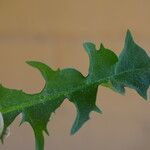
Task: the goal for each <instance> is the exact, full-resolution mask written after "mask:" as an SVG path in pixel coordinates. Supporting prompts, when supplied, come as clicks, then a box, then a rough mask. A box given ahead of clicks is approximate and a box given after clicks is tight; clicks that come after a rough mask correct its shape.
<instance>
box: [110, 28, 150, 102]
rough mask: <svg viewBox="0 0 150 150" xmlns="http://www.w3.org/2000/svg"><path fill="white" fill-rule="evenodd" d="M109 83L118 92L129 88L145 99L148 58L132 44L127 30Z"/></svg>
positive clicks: (149, 78)
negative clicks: (122, 47)
mask: <svg viewBox="0 0 150 150" xmlns="http://www.w3.org/2000/svg"><path fill="white" fill-rule="evenodd" d="M111 81H112V83H113V85H114V87H115V88H116V89H117V90H118V91H119V92H121V93H124V92H125V89H124V87H129V88H132V89H135V90H136V91H137V92H138V93H139V94H140V95H141V96H142V97H143V98H144V99H147V90H148V88H149V85H150V57H149V56H148V55H147V54H146V52H145V51H144V49H142V48H141V47H140V46H138V45H137V44H136V43H135V42H134V40H133V37H132V35H131V33H130V31H129V30H128V31H127V35H126V39H125V45H124V49H123V51H122V52H121V54H120V56H119V61H118V63H117V64H116V67H115V75H114V77H112V78H111Z"/></svg>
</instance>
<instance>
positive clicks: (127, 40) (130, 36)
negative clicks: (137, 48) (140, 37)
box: [125, 29, 133, 43]
mask: <svg viewBox="0 0 150 150" xmlns="http://www.w3.org/2000/svg"><path fill="white" fill-rule="evenodd" d="M131 41H133V36H132V34H131V31H130V30H129V29H128V30H127V33H126V38H125V43H128V42H131Z"/></svg>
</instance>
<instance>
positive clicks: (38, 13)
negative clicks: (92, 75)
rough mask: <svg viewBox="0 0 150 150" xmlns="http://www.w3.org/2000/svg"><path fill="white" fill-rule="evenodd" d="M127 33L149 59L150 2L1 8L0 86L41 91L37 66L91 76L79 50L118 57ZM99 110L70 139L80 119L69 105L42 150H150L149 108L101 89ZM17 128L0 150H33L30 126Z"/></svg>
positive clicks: (43, 2)
mask: <svg viewBox="0 0 150 150" xmlns="http://www.w3.org/2000/svg"><path fill="white" fill-rule="evenodd" d="M128 28H129V29H130V30H131V31H132V32H133V34H134V36H135V40H136V41H137V42H138V43H139V44H140V45H141V46H143V48H145V49H147V52H150V51H149V50H148V49H150V1H149V0H126V1H125V0H113V1H112V0H74V1H73V0H0V82H1V83H2V84H3V85H5V86H7V87H10V88H16V89H23V90H24V91H26V92H28V93H35V92H38V91H40V90H41V89H42V88H43V86H44V81H43V79H42V77H41V75H40V73H39V72H38V71H37V70H35V69H33V68H31V67H30V66H28V65H27V64H25V61H26V60H40V61H43V62H45V63H47V64H49V65H50V66H52V67H53V68H54V69H56V68H58V67H60V68H64V67H75V68H77V69H78V70H80V71H81V72H82V73H83V74H84V75H86V74H87V70H88V57H87V54H86V53H85V51H84V49H83V47H82V43H83V42H84V41H87V40H88V41H89V40H90V41H93V42H95V43H96V44H97V46H98V45H99V43H100V42H103V43H104V45H105V46H106V47H108V48H111V49H113V50H114V51H115V52H116V53H117V54H119V52H120V51H121V49H122V47H123V43H124V36H125V32H126V30H127V29H128ZM149 99H150V96H149ZM97 103H98V105H99V106H101V107H102V108H103V111H104V114H103V115H99V114H96V113H92V114H91V120H90V121H89V122H88V123H87V124H85V126H84V127H83V128H82V129H81V130H80V131H79V132H78V133H77V134H76V135H75V136H70V135H69V132H70V128H71V125H72V123H73V121H74V118H75V115H76V114H75V107H74V106H73V105H72V104H71V103H69V102H68V101H67V100H66V101H65V102H64V103H63V106H62V107H61V108H60V109H59V110H58V111H57V112H56V114H55V116H53V118H52V121H51V122H50V123H49V125H48V128H49V131H50V137H46V142H45V150H77V149H78V150H149V149H150V117H149V116H150V103H149V102H145V101H143V99H142V98H141V97H140V96H139V95H138V94H137V93H136V92H135V91H133V90H128V89H127V94H126V96H121V95H118V94H116V93H114V92H113V91H111V90H109V89H106V88H99V92H98V98H97ZM19 120H20V119H19V117H18V118H17V119H16V121H15V122H14V124H13V125H12V126H11V136H10V137H9V138H8V139H7V140H6V141H5V145H0V150H34V137H33V132H32V130H31V128H30V127H29V126H28V124H24V125H22V126H21V127H18V124H19Z"/></svg>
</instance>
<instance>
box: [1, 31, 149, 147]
mask: <svg viewBox="0 0 150 150" xmlns="http://www.w3.org/2000/svg"><path fill="white" fill-rule="evenodd" d="M84 48H85V50H86V52H87V53H88V56H89V62H90V65H89V73H88V75H87V76H83V75H82V74H81V73H80V72H79V71H77V70H75V69H73V68H66V69H62V70H60V69H58V70H53V69H51V68H50V67H49V66H47V65H45V64H43V63H41V62H37V61H28V62H27V63H28V64H29V65H31V66H32V67H34V68H36V69H38V70H39V71H40V72H41V74H42V76H43V78H44V79H45V86H44V88H43V89H42V91H41V92H39V93H36V94H27V93H25V92H23V91H21V90H15V89H9V88H6V87H4V86H2V85H0V112H1V113H2V115H3V120H4V130H3V132H2V135H1V136H0V138H1V140H2V142H3V140H4V137H5V134H6V132H7V128H8V127H9V126H10V125H11V123H12V122H13V121H14V119H15V118H16V117H17V116H18V115H19V114H20V113H22V120H21V124H22V123H24V122H28V123H29V124H30V125H31V127H32V128H33V130H34V135H35V139H36V140H35V141H36V150H44V132H45V133H47V134H49V133H48V131H47V124H48V122H49V119H50V117H51V115H52V113H54V112H55V111H56V110H57V109H58V108H59V107H60V105H61V104H62V103H63V101H64V99H65V98H68V100H69V101H70V102H72V103H73V104H74V105H75V107H76V109H77V116H76V119H75V122H74V124H73V127H72V129H71V134H74V133H76V132H77V131H78V130H79V129H80V128H81V127H82V126H83V125H84V123H85V122H86V121H87V120H89V118H90V113H91V112H92V111H95V112H98V113H102V111H101V109H99V108H98V107H97V106H96V96H97V90H98V86H99V85H101V86H105V87H108V88H111V89H112V90H114V91H116V92H119V93H124V92H125V87H130V88H133V89H135V90H136V91H137V92H138V93H139V94H140V95H141V96H142V97H143V98H145V99H147V90H148V88H149V86H150V57H149V56H148V55H147V54H146V52H145V51H144V50H143V49H142V48H140V47H139V46H138V45H137V44H136V43H135V42H134V41H133V38H132V36H131V33H130V31H128V32H127V36H126V40H125V46H124V49H123V51H122V52H121V54H120V56H119V58H118V57H117V55H116V54H115V53H114V52H112V51H111V50H109V49H107V48H105V47H104V46H103V45H102V44H101V45H100V48H99V49H98V50H97V49H96V47H95V45H94V44H93V43H90V42H87V43H84Z"/></svg>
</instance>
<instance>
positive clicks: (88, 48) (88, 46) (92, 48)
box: [83, 42, 96, 54]
mask: <svg viewBox="0 0 150 150" xmlns="http://www.w3.org/2000/svg"><path fill="white" fill-rule="evenodd" d="M83 47H84V48H85V50H86V52H87V53H88V54H91V53H93V52H95V51H96V46H95V44H93V43H92V42H85V43H83Z"/></svg>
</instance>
